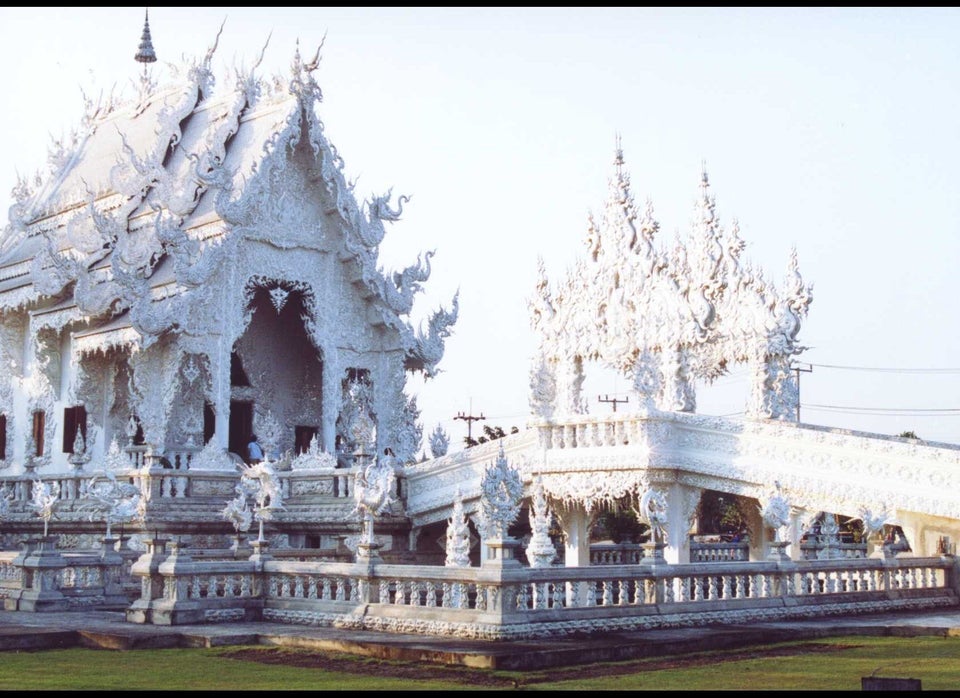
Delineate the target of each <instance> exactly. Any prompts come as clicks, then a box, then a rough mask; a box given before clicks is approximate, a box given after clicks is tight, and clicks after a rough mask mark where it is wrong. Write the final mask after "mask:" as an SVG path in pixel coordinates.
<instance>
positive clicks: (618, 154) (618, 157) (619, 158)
mask: <svg viewBox="0 0 960 698" xmlns="http://www.w3.org/2000/svg"><path fill="white" fill-rule="evenodd" d="M616 140H617V147H616V149H615V150H614V155H613V164H614V165H616V166H617V175H620V170H621V168H622V167H623V148H621V147H620V134H619V133H618V134H617V136H616Z"/></svg>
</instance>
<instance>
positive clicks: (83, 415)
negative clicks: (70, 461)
mask: <svg viewBox="0 0 960 698" xmlns="http://www.w3.org/2000/svg"><path fill="white" fill-rule="evenodd" d="M78 430H79V432H80V434H81V436H83V442H84V444H86V442H87V408H86V407H84V406H83V405H77V406H75V407H65V408H63V452H64V453H73V442H74V440H76V438H77V431H78ZM38 455H39V454H38Z"/></svg>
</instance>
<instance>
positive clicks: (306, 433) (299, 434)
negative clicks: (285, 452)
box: [294, 425, 317, 455]
mask: <svg viewBox="0 0 960 698" xmlns="http://www.w3.org/2000/svg"><path fill="white" fill-rule="evenodd" d="M316 435H317V427H307V426H302V425H297V426H296V427H294V440H295V443H296V451H295V453H296V455H300V454H301V453H306V452H307V451H309V450H310V442H311V441H312V440H313V437H314V436H316Z"/></svg>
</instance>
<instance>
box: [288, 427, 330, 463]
mask: <svg viewBox="0 0 960 698" xmlns="http://www.w3.org/2000/svg"><path fill="white" fill-rule="evenodd" d="M336 467H337V457H336V456H334V455H333V454H330V453H326V452H325V451H324V450H323V449H322V448H320V441H319V439H317V435H316V434H314V435H313V438H312V439H310V445H309V446H308V447H307V450H306V451H304V452H303V453H298V454H297V455H296V456H294V458H293V460H291V461H290V469H291V470H316V469H322V468H336Z"/></svg>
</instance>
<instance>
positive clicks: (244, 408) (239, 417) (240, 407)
mask: <svg viewBox="0 0 960 698" xmlns="http://www.w3.org/2000/svg"><path fill="white" fill-rule="evenodd" d="M251 434H253V403H252V402H240V401H239V400H231V401H230V438H229V443H228V444H227V448H229V449H230V451H232V452H233V453H236V454H237V455H238V456H240V457H241V458H243V460H244V461H246V460H247V443H248V442H249V441H250V435H251Z"/></svg>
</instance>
